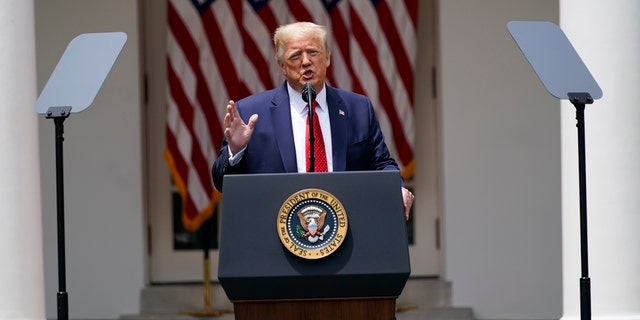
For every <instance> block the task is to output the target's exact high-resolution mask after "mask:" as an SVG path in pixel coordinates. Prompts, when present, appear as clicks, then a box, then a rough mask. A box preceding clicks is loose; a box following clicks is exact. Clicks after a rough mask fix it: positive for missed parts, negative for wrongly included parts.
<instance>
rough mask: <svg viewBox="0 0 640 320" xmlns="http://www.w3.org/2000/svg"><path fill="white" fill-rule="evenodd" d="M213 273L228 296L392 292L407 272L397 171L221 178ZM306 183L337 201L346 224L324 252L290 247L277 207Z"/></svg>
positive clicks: (291, 296)
mask: <svg viewBox="0 0 640 320" xmlns="http://www.w3.org/2000/svg"><path fill="white" fill-rule="evenodd" d="M224 179H225V180H224V193H223V200H222V210H221V212H222V213H221V232H220V254H219V266H218V278H219V280H220V283H221V284H222V286H223V288H224V290H225V292H226V294H227V296H228V297H229V299H230V300H232V301H237V300H262V299H306V298H339V297H372V296H398V295H400V293H401V292H402V289H403V288H404V285H405V283H406V281H407V279H408V277H409V274H410V265H409V251H408V244H407V233H406V223H405V220H404V209H403V205H402V194H401V178H400V175H399V173H398V172H397V171H363V172H331V173H303V174H298V173H288V174H254V175H227V176H225V178H224ZM308 188H314V189H321V190H324V191H326V192H329V193H331V194H332V195H333V196H335V197H336V198H337V199H339V201H340V202H341V203H342V205H343V207H344V209H345V212H346V215H347V218H348V229H347V235H346V238H345V240H344V241H343V242H342V244H341V246H340V247H339V248H338V249H336V250H335V252H333V253H331V254H330V255H328V256H327V257H324V258H321V259H314V260H308V259H304V258H301V257H298V256H296V255H294V254H293V253H291V252H289V251H288V250H287V249H286V248H285V247H284V246H283V244H282V243H281V241H280V238H279V236H278V232H277V219H278V212H279V210H280V208H281V206H282V205H283V203H284V202H285V200H287V198H289V197H290V196H291V195H292V194H294V193H296V192H298V191H300V190H303V189H308Z"/></svg>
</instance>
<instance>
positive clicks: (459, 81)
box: [440, 0, 562, 319]
mask: <svg viewBox="0 0 640 320" xmlns="http://www.w3.org/2000/svg"><path fill="white" fill-rule="evenodd" d="M511 20H549V21H554V22H556V23H557V20H558V1H548V0H547V1H541V0H526V1H525V0H522V1H513V0H485V1H463V0H446V1H444V0H442V1H440V32H441V33H440V36H441V51H440V61H441V70H440V71H441V76H442V83H441V92H442V95H441V98H442V100H441V101H442V106H441V108H442V111H441V114H442V119H441V120H442V124H441V125H442V136H443V141H442V146H443V155H442V156H443V174H444V178H443V183H444V214H443V216H444V217H443V219H444V236H445V248H444V255H445V261H444V264H445V266H444V268H445V274H444V277H445V278H446V279H448V280H451V281H452V284H453V288H452V292H453V297H452V300H453V304H454V305H458V306H462V305H465V306H472V307H473V311H474V314H475V316H476V317H477V318H480V319H558V318H559V317H561V316H562V235H561V231H562V230H561V210H562V203H561V158H560V156H561V152H560V151H561V144H560V102H559V101H558V100H556V99H555V98H552V97H551V96H550V95H549V94H548V93H547V92H546V91H545V89H544V87H543V86H542V85H541V84H540V82H539V80H538V79H537V77H536V76H535V74H534V72H533V70H532V69H531V67H530V66H529V65H528V64H527V62H526V60H525V58H524V56H523V55H522V54H521V52H520V51H519V49H518V48H517V46H516V44H515V42H514V41H513V40H512V38H511V36H510V34H509V33H508V31H507V28H506V25H507V22H508V21H511Z"/></svg>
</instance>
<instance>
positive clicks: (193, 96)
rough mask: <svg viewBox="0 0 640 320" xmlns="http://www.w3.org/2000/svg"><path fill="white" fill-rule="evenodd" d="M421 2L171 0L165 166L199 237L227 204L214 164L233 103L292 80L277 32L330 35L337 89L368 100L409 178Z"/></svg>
mask: <svg viewBox="0 0 640 320" xmlns="http://www.w3.org/2000/svg"><path fill="white" fill-rule="evenodd" d="M417 14H418V0H377V1H376V0H334V1H331V0H253V1H250V0H169V1H168V11H167V15H168V18H167V19H168V29H167V79H168V81H167V82H168V90H167V108H168V109H167V145H166V148H165V160H166V161H167V164H168V166H169V169H170V171H171V173H172V177H173V180H174V182H175V184H176V187H177V188H178V190H179V192H180V194H181V196H182V199H183V214H182V221H183V223H184V226H185V228H186V229H187V230H191V231H193V230H197V229H198V228H199V227H200V225H201V223H202V222H204V221H205V220H206V219H208V218H209V217H210V216H211V215H212V212H213V206H214V204H215V203H216V201H217V200H218V199H219V197H220V195H219V194H217V191H215V188H214V187H213V184H212V181H211V176H210V166H211V165H212V164H213V161H214V159H215V157H216V154H217V152H218V150H219V148H220V143H221V142H222V138H223V136H222V135H223V125H222V120H223V119H224V115H225V108H226V105H227V102H228V101H229V100H230V99H233V100H238V99H241V98H243V97H246V96H248V95H250V94H252V93H256V92H260V91H263V90H266V89H271V88H274V87H276V86H278V85H280V84H281V83H282V82H283V81H284V77H283V76H282V75H281V73H280V71H279V69H278V66H277V64H276V62H275V58H274V57H275V52H274V49H273V42H272V35H273V32H274V31H275V29H276V28H277V27H278V26H279V25H282V24H287V23H290V22H294V21H312V22H315V23H317V24H322V25H325V26H327V27H328V28H329V30H330V31H331V32H330V36H329V46H330V50H331V67H330V68H329V70H328V74H327V78H328V79H327V80H328V82H329V84H330V85H332V86H334V87H338V88H341V89H345V90H350V91H354V92H358V93H362V94H365V95H366V96H368V97H369V98H370V99H371V101H372V103H373V105H374V108H375V110H376V115H377V117H378V120H379V122H380V126H381V127H382V131H383V133H384V135H385V137H386V142H387V146H388V147H389V150H390V152H391V155H392V156H393V157H394V158H395V159H396V160H397V161H398V163H399V165H400V166H401V169H402V174H403V176H404V177H405V178H409V177H410V176H412V175H413V168H414V159H413V154H414V131H415V130H414V128H415V125H414V118H413V115H414V112H413V111H414V94H413V91H414V72H413V70H414V66H415V57H416V51H417V49H416V47H417V42H416V27H417Z"/></svg>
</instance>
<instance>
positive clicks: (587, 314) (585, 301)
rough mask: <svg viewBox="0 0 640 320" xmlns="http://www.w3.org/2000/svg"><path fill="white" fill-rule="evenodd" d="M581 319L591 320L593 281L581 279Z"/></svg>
mask: <svg viewBox="0 0 640 320" xmlns="http://www.w3.org/2000/svg"><path fill="white" fill-rule="evenodd" d="M580 319H581V320H589V319H591V279H589V278H588V277H583V278H580Z"/></svg>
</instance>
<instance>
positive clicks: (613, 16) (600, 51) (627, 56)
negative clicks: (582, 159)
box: [560, 0, 640, 320]
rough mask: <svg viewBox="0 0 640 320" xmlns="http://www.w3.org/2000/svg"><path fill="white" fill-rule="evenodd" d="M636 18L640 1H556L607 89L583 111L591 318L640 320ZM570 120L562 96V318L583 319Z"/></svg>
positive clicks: (639, 38)
mask: <svg viewBox="0 0 640 320" xmlns="http://www.w3.org/2000/svg"><path fill="white" fill-rule="evenodd" d="M639 16H640V1H637V0H617V1H602V0H560V25H561V27H562V29H563V30H564V31H565V33H566V34H567V36H568V37H569V39H570V40H571V42H572V43H573V45H574V47H575V48H576V50H577V51H578V54H579V55H580V56H581V57H582V60H583V61H584V62H585V64H586V65H587V67H588V68H589V69H590V71H591V73H592V74H593V76H594V78H595V79H596V81H597V82H598V83H599V84H600V87H601V88H602V91H603V95H604V96H603V98H602V99H600V100H596V101H595V103H594V104H592V105H587V106H586V110H585V130H586V171H587V179H586V184H587V201H588V205H587V207H588V224H589V226H588V236H589V276H590V278H591V305H592V318H593V319H609V320H611V319H614V320H615V319H640V106H639V105H638V98H637V97H636V95H637V94H638V90H639V89H640V19H638V17H639ZM575 123H576V121H575V108H574V107H573V105H571V104H570V103H568V102H566V101H565V102H563V104H562V172H563V173H562V178H563V179H562V180H563V186H562V190H563V213H562V214H563V257H564V259H563V265H564V266H563V281H564V283H563V287H564V289H563V299H564V317H563V319H579V318H580V299H579V297H580V291H579V278H580V275H581V269H580V268H581V263H580V231H579V209H580V206H579V202H578V171H577V170H578V169H577V166H578V155H577V129H576V127H575Z"/></svg>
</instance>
